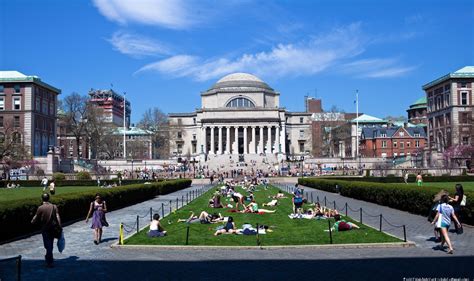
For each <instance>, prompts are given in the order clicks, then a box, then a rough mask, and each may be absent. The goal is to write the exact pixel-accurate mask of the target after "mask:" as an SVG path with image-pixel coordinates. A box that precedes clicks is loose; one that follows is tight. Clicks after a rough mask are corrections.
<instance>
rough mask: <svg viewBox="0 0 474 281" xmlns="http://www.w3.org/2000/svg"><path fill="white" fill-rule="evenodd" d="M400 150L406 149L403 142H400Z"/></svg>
mask: <svg viewBox="0 0 474 281" xmlns="http://www.w3.org/2000/svg"><path fill="white" fill-rule="evenodd" d="M400 148H401V149H404V148H405V143H404V142H402V141H401V142H400Z"/></svg>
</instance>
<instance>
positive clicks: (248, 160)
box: [205, 154, 278, 172]
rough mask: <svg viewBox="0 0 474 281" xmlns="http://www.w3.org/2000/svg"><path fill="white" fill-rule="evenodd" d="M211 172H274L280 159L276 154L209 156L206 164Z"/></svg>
mask: <svg viewBox="0 0 474 281" xmlns="http://www.w3.org/2000/svg"><path fill="white" fill-rule="evenodd" d="M205 165H206V166H208V169H209V170H210V171H219V172H226V171H230V170H235V169H239V170H240V169H243V170H246V171H251V170H252V169H253V170H264V171H267V170H272V169H275V165H278V158H277V156H276V155H275V154H268V155H258V154H246V155H235V154H230V155H226V154H223V155H209V156H208V158H207V161H206V163H205Z"/></svg>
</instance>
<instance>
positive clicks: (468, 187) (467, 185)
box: [408, 181, 474, 194]
mask: <svg viewBox="0 0 474 281" xmlns="http://www.w3.org/2000/svg"><path fill="white" fill-rule="evenodd" d="M457 183H460V184H462V186H463V188H464V191H474V182H472V181H470V182H424V183H423V186H422V188H426V187H437V188H444V189H446V190H448V191H449V192H452V193H453V194H454V191H455V188H454V186H455V185H456V184H457ZM408 185H411V186H416V183H409V184H408Z"/></svg>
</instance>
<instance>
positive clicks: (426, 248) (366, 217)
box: [279, 185, 474, 255]
mask: <svg viewBox="0 0 474 281" xmlns="http://www.w3.org/2000/svg"><path fill="white" fill-rule="evenodd" d="M279 187H280V188H282V189H285V188H286V185H279ZM288 187H290V188H291V189H292V188H293V186H288ZM304 192H305V196H307V198H309V200H311V198H313V201H315V202H316V201H317V198H319V202H320V204H321V205H324V202H325V201H324V198H326V204H327V206H328V208H331V209H334V202H335V203H336V208H337V209H338V210H339V212H340V213H341V214H345V204H346V203H347V204H348V207H349V208H348V212H347V215H348V216H350V217H352V218H353V219H355V220H357V221H360V208H362V210H363V212H362V222H363V223H364V224H366V225H369V226H372V227H374V228H376V229H379V228H380V214H382V215H383V218H384V219H383V220H382V231H384V232H387V233H390V234H391V235H394V236H396V237H398V238H400V239H403V237H404V236H403V228H401V227H399V226H402V225H405V226H406V232H407V240H408V241H412V242H415V243H416V245H417V247H418V248H419V250H420V254H425V255H430V254H431V253H433V251H434V250H433V247H434V246H436V245H437V244H435V243H434V233H433V226H432V225H431V223H429V222H428V220H427V218H426V217H423V216H420V215H414V214H410V213H407V212H404V211H400V210H396V209H392V208H389V207H386V206H381V205H377V204H374V203H370V202H366V201H361V200H357V199H353V198H349V197H344V196H341V195H339V194H337V193H331V192H325V191H322V190H318V189H313V188H309V187H305V188H304ZM387 222H388V223H390V224H392V225H394V226H396V227H394V226H391V225H389V224H388V223H387ZM450 238H451V242H452V243H453V246H454V248H455V250H456V254H459V255H464V254H466V255H474V228H472V227H469V226H466V227H464V233H463V234H462V235H457V234H456V233H450Z"/></svg>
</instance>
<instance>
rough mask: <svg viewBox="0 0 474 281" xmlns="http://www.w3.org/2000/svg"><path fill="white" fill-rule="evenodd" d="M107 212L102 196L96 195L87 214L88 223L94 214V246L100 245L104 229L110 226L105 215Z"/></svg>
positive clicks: (92, 226)
mask: <svg viewBox="0 0 474 281" xmlns="http://www.w3.org/2000/svg"><path fill="white" fill-rule="evenodd" d="M106 212H107V205H106V204H105V201H103V200H102V198H101V197H100V194H98V193H97V194H96V195H95V200H94V201H93V202H91V205H90V208H89V212H88V213H87V217H86V223H87V222H88V221H89V217H90V215H91V213H92V225H91V228H92V229H94V244H96V245H99V243H100V242H101V240H102V227H104V226H109V223H107V220H106V219H105V213H106Z"/></svg>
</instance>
